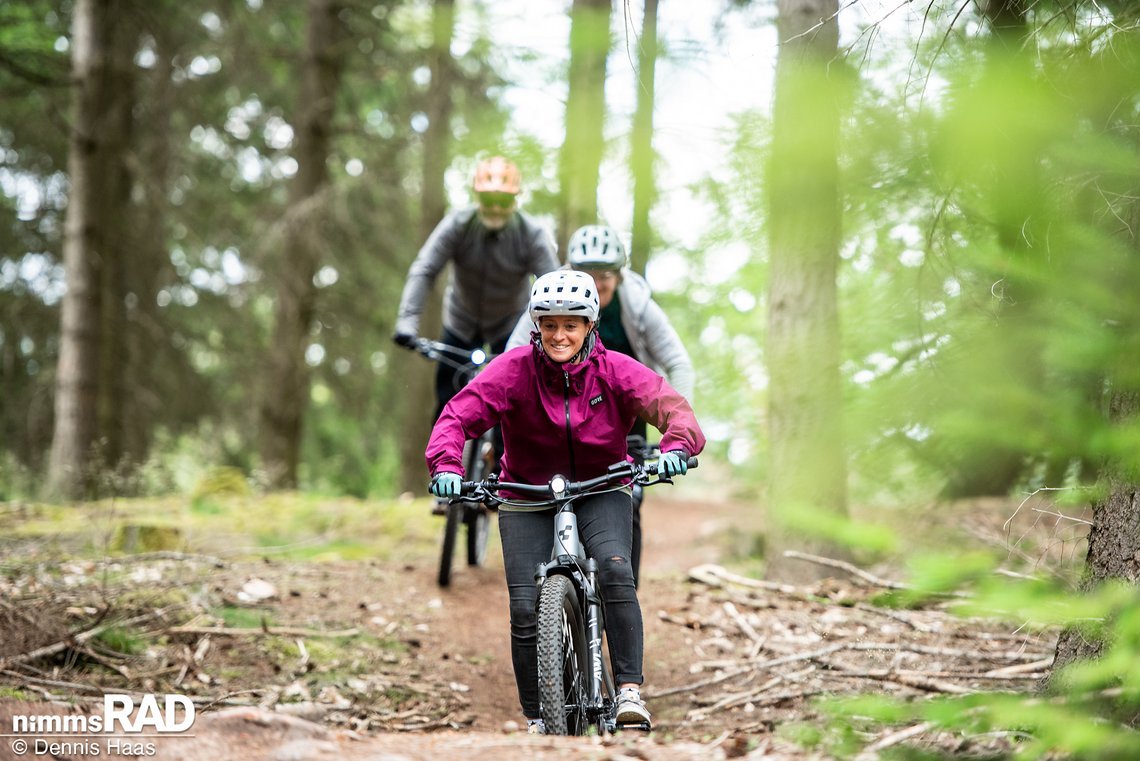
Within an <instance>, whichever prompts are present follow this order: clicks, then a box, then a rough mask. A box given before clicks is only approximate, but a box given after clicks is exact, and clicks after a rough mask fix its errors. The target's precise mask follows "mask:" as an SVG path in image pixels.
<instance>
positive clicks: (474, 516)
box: [463, 432, 495, 565]
mask: <svg viewBox="0 0 1140 761" xmlns="http://www.w3.org/2000/svg"><path fill="white" fill-rule="evenodd" d="M494 457H495V445H494V443H493V441H492V439H491V435H490V433H489V432H488V433H485V434H483V435H482V436H481V437H479V438H478V439H475V440H474V441H468V442H467V444H466V446H465V447H464V450H463V465H464V471H465V472H466V479H467V480H468V481H482V480H483V479H484V478H486V477H487V474H488V473H489V472H490V470H491V463H493V462H494ZM463 522H464V523H465V524H466V525H467V565H483V561H484V560H486V559H487V532H488V530H489V528H490V523H491V517H490V515H489V511H488V510H487V508H486V507H484V506H483V505H477V504H472V505H468V507H467V514H466V515H465V516H464V518H463Z"/></svg>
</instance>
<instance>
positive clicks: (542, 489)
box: [460, 457, 699, 503]
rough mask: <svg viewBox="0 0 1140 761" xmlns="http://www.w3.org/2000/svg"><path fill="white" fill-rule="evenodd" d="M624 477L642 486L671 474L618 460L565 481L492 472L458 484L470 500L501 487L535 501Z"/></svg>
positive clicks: (693, 462) (692, 462) (692, 463)
mask: <svg viewBox="0 0 1140 761" xmlns="http://www.w3.org/2000/svg"><path fill="white" fill-rule="evenodd" d="M687 465H688V467H689V468H696V467H697V466H698V465H699V463H698V461H697V458H696V457H690V458H689V459H688V462H687ZM651 476H657V480H656V481H651V480H649V479H650V477H651ZM626 478H632V479H633V481H634V483H640V484H641V485H642V486H652V485H653V484H659V483H672V481H673V480H672V479H671V478H668V477H666V476H662V475H660V474H659V473H658V472H657V465H656V464H649V465H638V464H637V463H632V462H618V463H614V464H613V465H611V466H610V467H609V469H608V470H607V472H606V474H605V475H601V476H596V477H594V478H589V479H586V480H585V481H567V480H566V478H565V477H564V476H558V475H556V476H554V477H553V478H551V479H550V481H548V482H547V483H545V484H542V485H538V484H524V483H512V482H510V481H500V480H498V478H497V477H494V476H492V477H491V478H487V479H484V480H483V481H464V482H463V483H462V484H460V494H461V495H462V497H465V498H467V499H469V500H472V501H483V500H485V499H489V498H490V499H493V498H495V497H496V495H497V494H498V493H499V492H501V491H511V492H515V493H517V494H523V495H528V496H534V497H540V498H541V499H539V500H536V502H552V503H558V502H565V501H568V500H569V499H571V498H573V497H577V496H581V495H582V494H587V493H589V492H590V491H592V490H594V489H596V488H598V487H599V486H612V485H616V484H618V483H619V482H620V481H622V480H624V479H626ZM559 480H561V482H562V483H564V484H565V486H564V487H563V488H562V489H561V491H555V487H556V486H557V482H558V481H559Z"/></svg>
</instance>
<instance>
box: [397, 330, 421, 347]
mask: <svg viewBox="0 0 1140 761" xmlns="http://www.w3.org/2000/svg"><path fill="white" fill-rule="evenodd" d="M416 338H418V336H417V335H416V334H415V333H405V332H404V331H402V330H397V331H396V335H394V336H392V340H393V341H395V342H396V345H397V346H403V347H404V348H405V349H411V348H414V347H415V345H416Z"/></svg>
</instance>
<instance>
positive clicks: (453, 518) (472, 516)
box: [411, 338, 495, 587]
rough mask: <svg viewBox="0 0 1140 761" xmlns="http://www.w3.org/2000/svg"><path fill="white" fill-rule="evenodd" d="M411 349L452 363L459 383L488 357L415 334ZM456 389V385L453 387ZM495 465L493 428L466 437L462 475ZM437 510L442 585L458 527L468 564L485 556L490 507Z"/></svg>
mask: <svg viewBox="0 0 1140 761" xmlns="http://www.w3.org/2000/svg"><path fill="white" fill-rule="evenodd" d="M411 348H412V350H413V351H415V352H416V353H418V354H421V355H423V356H424V357H427V358H428V359H430V360H433V361H435V362H442V363H443V364H446V365H448V366H449V367H453V368H455V369H456V370H459V372H460V376H459V377H460V379H461V384H460V387H462V385H465V384H466V383H467V382H468V381H470V380H471V379H472V378H474V377H475V376H476V375H477V374H478V373H479V371H480V370H482V369H483V368H484V367H486V365H487V363H488V362H489V361H490V360H491V357H490V356H488V354H487V353H486V352H485V351H483V350H482V349H475V350H469V349H461V348H459V347H457V346H451V345H449V344H445V343H440V342H439V341H432V340H430V339H427V338H417V339H416V340H415V342H414V343H413V345H412V347H411ZM458 390H459V389H458V388H457V389H456V391H458ZM494 466H495V439H494V430H493V429H492V430H488V431H484V432H483V434H482V435H481V436H479V437H478V438H476V439H469V440H468V441H467V442H466V443H465V444H464V445H463V475H464V477H465V478H466V479H468V480H470V481H479V480H482V479H484V478H486V477H487V476H488V475H489V474H490V473H491V471H492V469H494ZM439 507H440V510H439V511H438V512H439V514H441V515H444V516H446V520H445V522H444V525H443V544H442V547H441V549H440V556H439V577H438V579H437V580H438V582H439V585H440V586H441V587H446V586H448V585H450V584H451V567H452V560H453V558H454V556H455V545H456V542H457V540H458V539H459V527H460V526H461V525H462V526H466V527H467V565H469V566H476V565H483V561H484V560H486V558H487V536H488V531H489V527H490V523H491V516H490V510H488V509H487V507H486V506H485V505H483V504H481V503H477V502H467V503H462V502H460V503H457V502H452V503H450V504H447V503H439Z"/></svg>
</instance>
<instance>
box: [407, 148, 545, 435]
mask: <svg viewBox="0 0 1140 761" xmlns="http://www.w3.org/2000/svg"><path fill="white" fill-rule="evenodd" d="M520 186H521V178H520V175H519V170H518V167H516V166H515V165H514V164H513V163H511V162H510V161H507V160H506V159H504V158H502V157H499V156H496V157H494V158H491V159H487V160H485V161H483V162H481V163H480V164H479V167H478V168H477V169H476V172H475V182H474V184H473V188H474V190H475V194H476V197H477V199H478V204H477V205H475V206H470V207H467V208H464V209H459V210H458V211H453V212H451V213H450V214H448V215H447V216H446V217H444V219H443V220H442V221H441V222H440V223H439V224H438V225H437V226H436V228H435V230H434V231H433V232H432V234H431V235H430V236H429V237H428V239H427V242H425V243H424V245H423V248H421V249H420V252H419V254H418V255H417V256H416V259H415V261H413V262H412V266H411V267H410V268H409V270H408V278H407V281H406V282H405V283H404V291H403V294H402V296H401V297H400V307H399V311H398V312H397V317H396V330H395V336H394V340H395V341H396V343H397V344H400V345H401V346H406V347H409V348H410V347H411V346H412V343H413V342H414V341H415V339H416V337H417V336H418V335H419V327H420V316H421V315H422V314H423V309H424V303H425V302H426V301H427V297H428V294H429V293H430V291H431V288H432V286H433V285H434V284H435V281H436V278H438V277H439V274H440V272H442V271H443V269H444V267H446V266H447V264H448V263H449V262H450V263H451V264H452V267H451V277H450V280H449V283H448V286H447V290H446V291H445V292H444V297H443V335H442V337H441V339H440V340H441V341H442V342H443V343H446V344H450V345H452V346H456V347H459V348H461V349H476V348H481V347H483V346H484V345H488V346H490V347H491V353H492V354H498V353H501V352H502V351H503V350H504V347H505V345H506V342H507V338H508V337H509V336H510V331H511V329H512V327H513V326H514V324H515V321H516V320H517V319H518V317H519V315H520V314H525V313H526V306H527V302H528V300H529V298H530V284H531V276H532V275H533V276H535V277H537V276H539V275H544V274H546V273H547V272H550V271H551V270H555V269H557V268H558V258H557V257H556V256H555V251H556V245H555V243H554V238H553V236H552V235H551V234H550V231H549V230H547V229H546V228H545V227H544V226H542V225H541V224H540V223H539V222H538V221H537V220H535V219H534V218H533V217H531V216H530V215H528V214H524V213H523V212H521V211H518V210H517V204H516V200H517V195H518V193H519V190H520ZM460 384H461V381H460V380H458V379H457V371H456V370H454V369H453V368H450V367H447V366H446V365H444V364H440V366H439V368H438V371H437V374H436V397H437V402H438V406H437V408H436V417H438V416H439V410H441V409H443V405H444V404H446V403H447V401H448V400H449V399H450V398H451V397H452V396H454V395H455V392H456V391H458V390H459V387H460Z"/></svg>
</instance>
